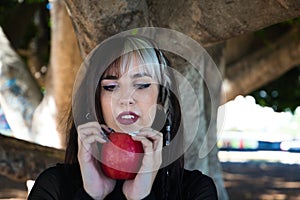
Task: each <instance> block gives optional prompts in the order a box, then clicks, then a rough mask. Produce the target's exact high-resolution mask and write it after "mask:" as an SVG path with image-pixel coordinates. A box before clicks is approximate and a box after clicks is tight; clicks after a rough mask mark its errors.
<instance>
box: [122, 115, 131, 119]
mask: <svg viewBox="0 0 300 200" xmlns="http://www.w3.org/2000/svg"><path fill="white" fill-rule="evenodd" d="M133 118H134V116H133V115H123V116H122V119H133Z"/></svg>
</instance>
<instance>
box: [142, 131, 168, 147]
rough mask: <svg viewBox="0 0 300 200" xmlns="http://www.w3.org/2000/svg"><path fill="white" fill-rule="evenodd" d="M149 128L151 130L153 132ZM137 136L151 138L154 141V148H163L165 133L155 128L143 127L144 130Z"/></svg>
mask: <svg viewBox="0 0 300 200" xmlns="http://www.w3.org/2000/svg"><path fill="white" fill-rule="evenodd" d="M148 130H151V132H150V131H148ZM137 136H141V137H142V136H143V137H146V138H148V139H150V140H151V141H152V142H153V148H154V149H157V148H162V144H163V134H162V133H161V132H158V131H156V130H153V129H143V131H140V133H139V134H138V135H137Z"/></svg>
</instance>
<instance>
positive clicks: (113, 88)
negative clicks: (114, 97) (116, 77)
mask: <svg viewBox="0 0 300 200" xmlns="http://www.w3.org/2000/svg"><path fill="white" fill-rule="evenodd" d="M117 87H118V86H117V85H104V86H102V88H103V89H104V90H106V91H109V92H113V91H115V90H116V88H117Z"/></svg>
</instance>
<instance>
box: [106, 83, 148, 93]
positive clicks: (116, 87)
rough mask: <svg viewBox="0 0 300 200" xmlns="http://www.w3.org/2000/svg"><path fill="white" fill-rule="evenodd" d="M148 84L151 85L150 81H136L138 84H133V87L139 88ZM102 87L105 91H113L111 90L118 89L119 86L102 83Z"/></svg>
mask: <svg viewBox="0 0 300 200" xmlns="http://www.w3.org/2000/svg"><path fill="white" fill-rule="evenodd" d="M150 86H151V83H138V84H134V85H133V87H134V88H136V89H139V90H142V89H146V88H149V87H150ZM102 88H103V89H104V90H106V91H109V92H113V91H115V90H117V89H119V88H120V86H119V85H115V84H112V85H103V86H102Z"/></svg>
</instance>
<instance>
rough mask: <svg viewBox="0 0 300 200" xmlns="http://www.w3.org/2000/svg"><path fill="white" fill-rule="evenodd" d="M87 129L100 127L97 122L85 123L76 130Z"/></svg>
mask: <svg viewBox="0 0 300 200" xmlns="http://www.w3.org/2000/svg"><path fill="white" fill-rule="evenodd" d="M88 127H94V128H97V129H101V126H100V124H99V122H97V121H93V122H87V123H85V124H81V125H79V126H78V129H80V128H88Z"/></svg>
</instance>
